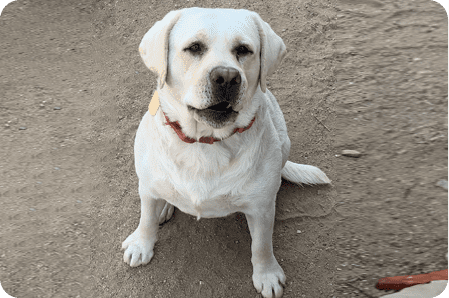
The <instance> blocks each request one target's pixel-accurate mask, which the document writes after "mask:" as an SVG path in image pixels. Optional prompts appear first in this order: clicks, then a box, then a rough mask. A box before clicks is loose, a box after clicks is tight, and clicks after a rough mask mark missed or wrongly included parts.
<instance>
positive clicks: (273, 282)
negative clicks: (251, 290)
mask: <svg viewBox="0 0 449 298" xmlns="http://www.w3.org/2000/svg"><path fill="white" fill-rule="evenodd" d="M276 267H278V268H276V269H274V270H269V271H265V272H263V273H260V274H256V273H254V274H253V283H254V287H255V288H256V290H257V292H259V293H262V296H263V297H264V298H274V297H276V298H279V297H281V296H282V293H283V291H284V288H283V286H282V284H285V280H286V278H285V274H284V271H283V270H282V268H281V267H280V266H279V265H277V266H276Z"/></svg>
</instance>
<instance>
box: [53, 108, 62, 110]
mask: <svg viewBox="0 0 449 298" xmlns="http://www.w3.org/2000/svg"><path fill="white" fill-rule="evenodd" d="M60 109H61V108H60V107H54V108H53V110H60Z"/></svg>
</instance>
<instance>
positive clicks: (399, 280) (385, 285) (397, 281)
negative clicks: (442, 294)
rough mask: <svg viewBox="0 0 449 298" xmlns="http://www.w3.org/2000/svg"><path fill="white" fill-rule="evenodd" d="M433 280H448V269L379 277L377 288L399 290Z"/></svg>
mask: <svg viewBox="0 0 449 298" xmlns="http://www.w3.org/2000/svg"><path fill="white" fill-rule="evenodd" d="M433 280H447V269H446V270H441V271H434V272H430V273H426V274H418V275H404V276H393V277H384V278H381V279H379V281H378V282H377V285H376V288H378V289H379V290H397V291H399V290H402V289H404V288H408V287H411V286H414V285H418V284H426V283H428V282H431V281H433Z"/></svg>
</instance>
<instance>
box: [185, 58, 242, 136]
mask: <svg viewBox="0 0 449 298" xmlns="http://www.w3.org/2000/svg"><path fill="white" fill-rule="evenodd" d="M209 78H210V82H211V85H212V86H211V87H212V104H211V105H210V106H209V107H207V108H205V109H197V108H194V107H192V106H188V108H189V110H193V111H194V112H195V114H196V115H197V116H198V117H199V118H200V119H201V120H202V121H204V122H205V123H206V124H208V125H210V126H212V127H214V128H221V127H223V126H225V125H227V124H229V123H232V122H234V121H235V119H236V118H237V115H238V112H236V111H234V109H233V107H235V106H236V105H237V102H238V98H239V93H240V86H241V83H242V77H241V76H240V73H239V71H238V70H237V69H235V68H232V67H223V66H219V67H216V68H214V69H213V70H212V71H211V72H210V75H209Z"/></svg>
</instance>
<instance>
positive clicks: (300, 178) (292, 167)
mask: <svg viewBox="0 0 449 298" xmlns="http://www.w3.org/2000/svg"><path fill="white" fill-rule="evenodd" d="M281 175H282V178H284V179H287V180H289V181H291V182H293V183H296V184H303V183H304V184H329V183H331V181H330V180H329V178H327V176H326V174H324V173H323V171H321V170H320V169H318V168H317V167H314V166H308V165H301V164H297V163H293V162H291V161H287V162H286V163H285V166H284V168H283V169H282V171H281Z"/></svg>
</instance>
